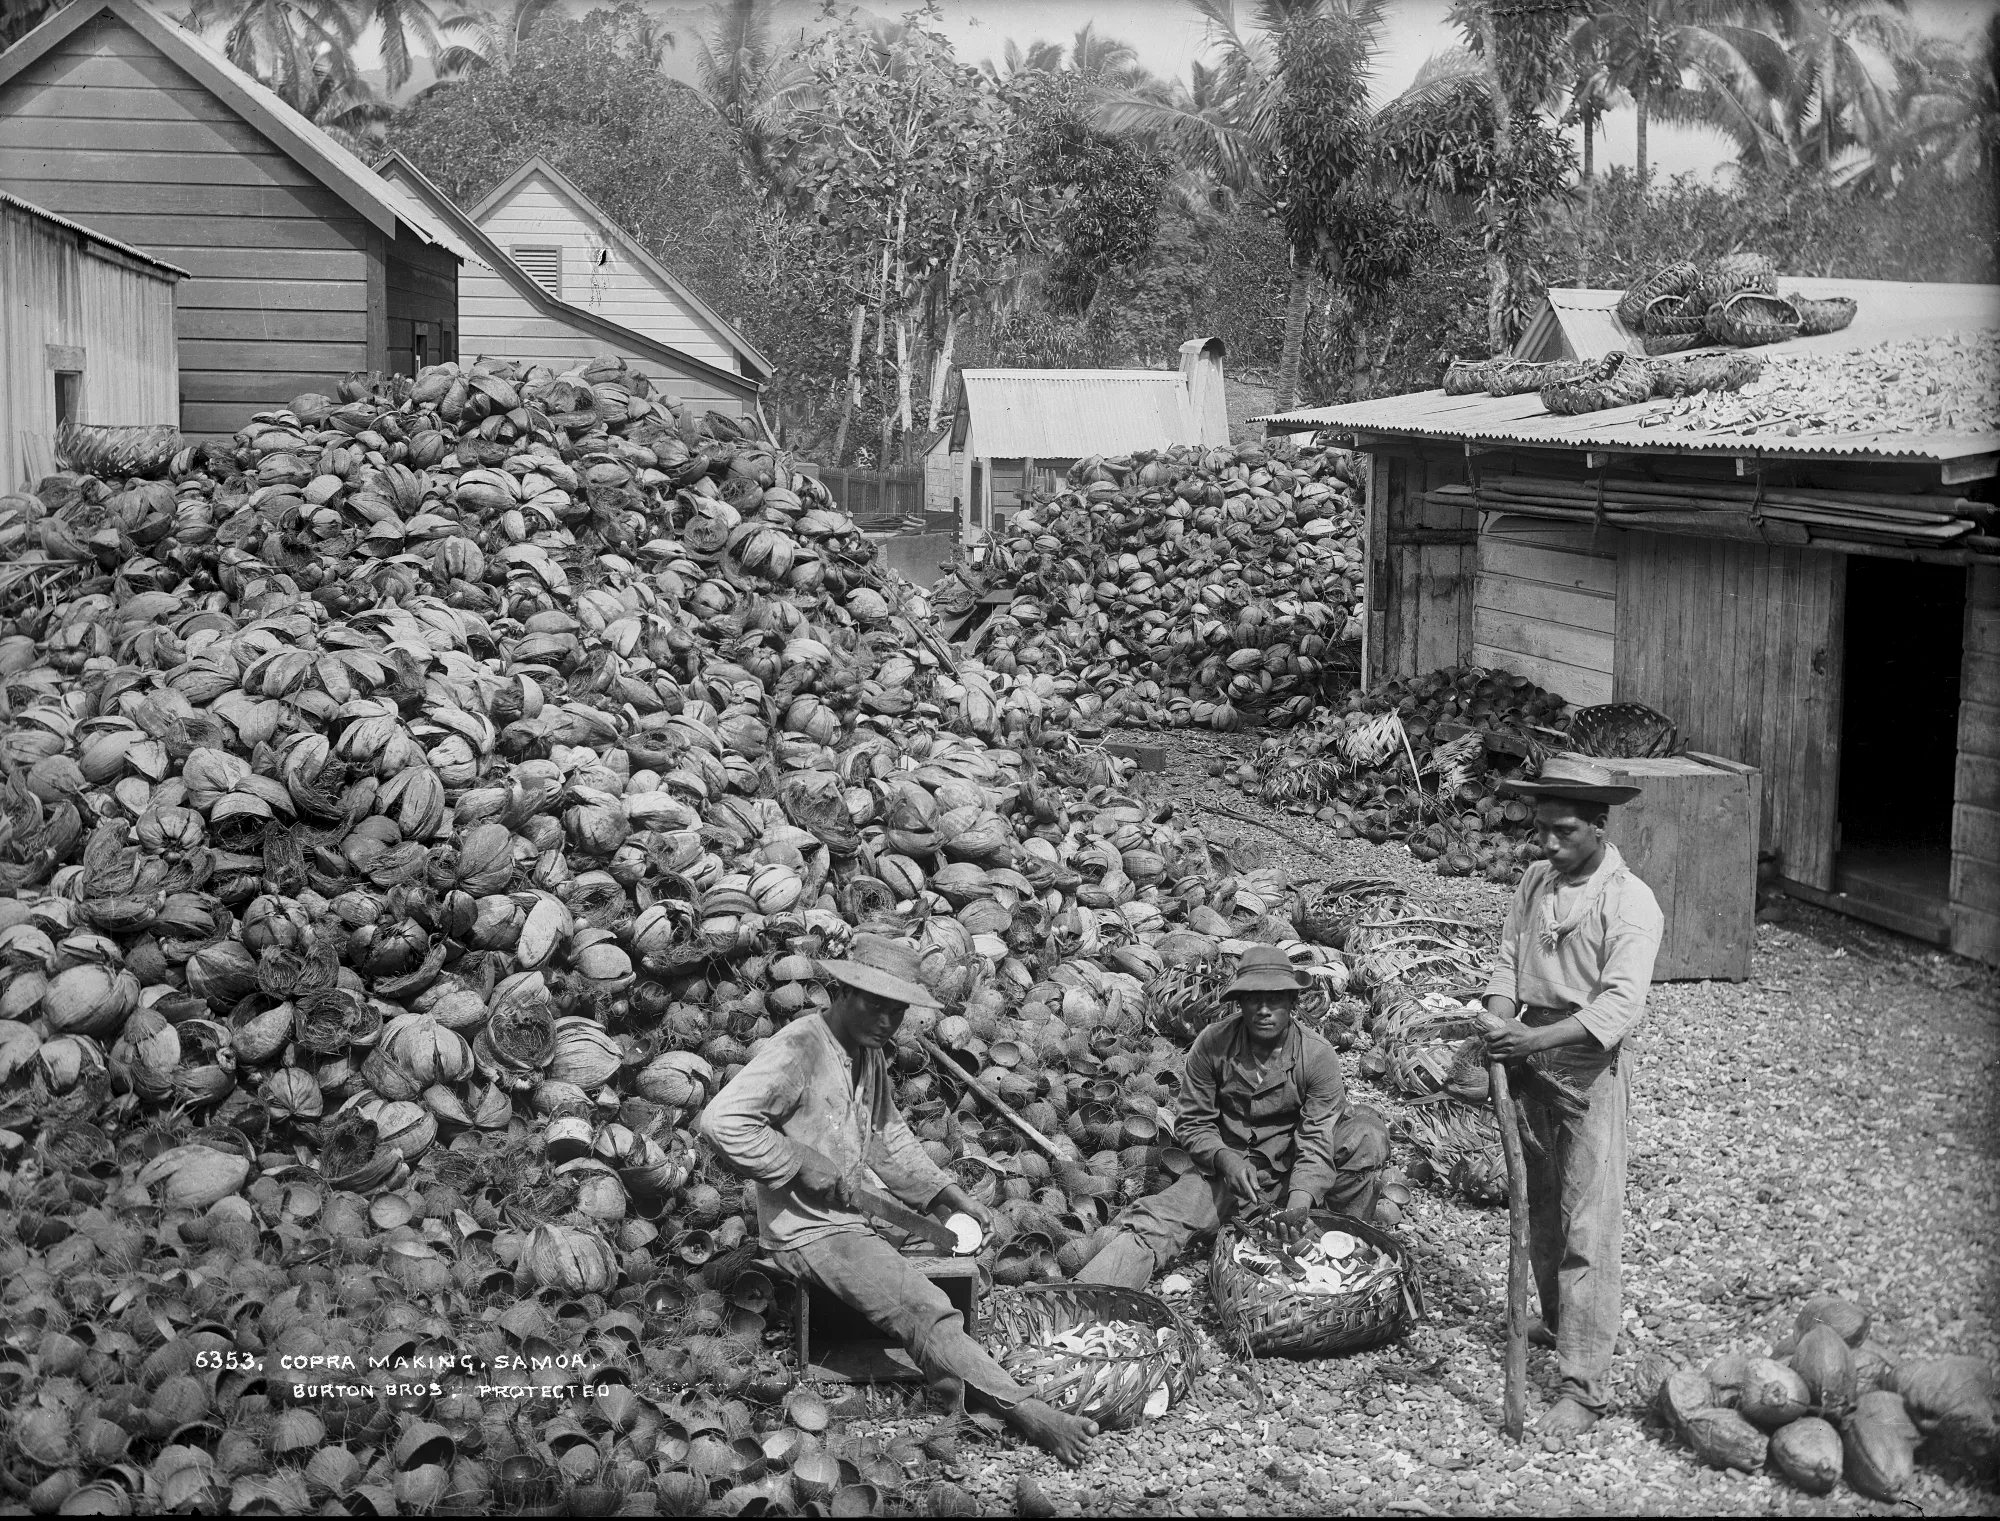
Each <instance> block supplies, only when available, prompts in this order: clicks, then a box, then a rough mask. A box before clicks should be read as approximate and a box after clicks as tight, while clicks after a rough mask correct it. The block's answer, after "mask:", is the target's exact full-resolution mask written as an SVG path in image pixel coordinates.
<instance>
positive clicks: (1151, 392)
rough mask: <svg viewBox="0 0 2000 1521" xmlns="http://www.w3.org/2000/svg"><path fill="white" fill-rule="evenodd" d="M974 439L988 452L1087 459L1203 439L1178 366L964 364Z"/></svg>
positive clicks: (977, 446) (990, 455)
mask: <svg viewBox="0 0 2000 1521" xmlns="http://www.w3.org/2000/svg"><path fill="white" fill-rule="evenodd" d="M963 375H964V379H965V411H966V414H967V415H968V417H969V419H970V421H969V424H968V426H969V428H970V431H971V442H970V444H969V445H968V447H969V448H970V449H971V450H972V451H973V452H974V453H976V454H978V455H980V456H981V457H983V458H986V459H1024V458H1034V459H1082V458H1084V457H1085V456H1086V455H1092V454H1123V453H1125V452H1126V451H1128V450H1131V449H1163V448H1165V447H1167V446H1168V445H1169V444H1198V443H1200V442H1201V425H1200V420H1199V419H1198V418H1197V417H1196V416H1195V415H1194V409H1193V407H1192V406H1191V405H1190V404H1189V401H1188V390H1187V383H1186V381H1184V380H1183V379H1182V377H1181V375H1180V373H1179V372H1178V371H1175V370H966V371H964V372H963Z"/></svg>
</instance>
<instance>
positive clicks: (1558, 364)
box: [1486, 359, 1597, 396]
mask: <svg viewBox="0 0 2000 1521" xmlns="http://www.w3.org/2000/svg"><path fill="white" fill-rule="evenodd" d="M1596 368H1597V361H1595V360H1591V359H1551V360H1548V361H1546V362H1545V363H1533V362H1530V361H1529V360H1526V359H1496V360H1494V361H1493V363H1492V365H1491V366H1490V367H1489V368H1488V370H1487V375H1486V394H1487V395H1489V396H1520V395H1523V394H1525V393H1527V392H1529V391H1539V390H1540V389H1541V388H1542V387H1543V386H1546V385H1555V384H1557V383H1559V382H1562V381H1568V380H1580V379H1582V378H1583V377H1584V376H1587V375H1589V374H1591V373H1592V372H1593V371H1594V370H1595V369H1596Z"/></svg>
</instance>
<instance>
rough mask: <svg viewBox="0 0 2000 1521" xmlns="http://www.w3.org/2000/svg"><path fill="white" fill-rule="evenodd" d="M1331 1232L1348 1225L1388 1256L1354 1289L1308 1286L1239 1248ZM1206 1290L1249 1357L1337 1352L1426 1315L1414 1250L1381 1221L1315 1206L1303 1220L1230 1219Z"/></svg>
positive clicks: (1397, 1332)
mask: <svg viewBox="0 0 2000 1521" xmlns="http://www.w3.org/2000/svg"><path fill="white" fill-rule="evenodd" d="M1330 1231H1344V1232H1345V1233H1346V1234H1347V1235H1349V1236H1352V1237H1355V1238H1357V1239H1358V1240H1360V1241H1361V1242H1363V1243H1364V1244H1365V1245H1367V1246H1369V1247H1372V1248H1373V1249H1374V1250H1375V1252H1376V1253H1379V1254H1380V1257H1381V1259H1382V1265H1381V1266H1380V1268H1379V1269H1378V1270H1375V1271H1371V1272H1368V1273H1366V1274H1365V1275H1364V1276H1362V1277H1361V1278H1359V1280H1358V1281H1357V1283H1356V1286H1355V1288H1354V1289H1352V1290H1350V1291H1348V1292H1344V1293H1309V1292H1305V1291H1303V1290H1302V1289H1300V1288H1299V1287H1298V1281H1297V1280H1295V1279H1294V1278H1293V1277H1292V1276H1291V1275H1290V1273H1289V1272H1287V1271H1286V1270H1284V1269H1283V1268H1280V1269H1279V1270H1277V1271H1268V1272H1261V1273H1260V1272H1257V1271H1254V1270H1253V1267H1252V1266H1251V1265H1248V1264H1246V1263H1245V1262H1244V1261H1242V1260H1241V1254H1239V1252H1238V1251H1237V1248H1238V1247H1239V1246H1248V1247H1250V1248H1252V1249H1253V1250H1256V1251H1261V1252H1263V1253H1266V1254H1270V1255H1278V1256H1283V1255H1285V1254H1287V1253H1289V1252H1292V1251H1295V1250H1296V1248H1297V1246H1298V1245H1299V1244H1301V1243H1303V1242H1305V1241H1310V1240H1317V1239H1319V1237H1320V1236H1321V1235H1323V1234H1324V1233H1326V1232H1330ZM1208 1293H1209V1298H1210V1299H1212V1300H1213V1301H1214V1302H1215V1313H1216V1317H1217V1319H1218V1320H1220V1321H1221V1323H1222V1330H1223V1333H1224V1335H1225V1337H1227V1338H1228V1340H1229V1341H1230V1342H1231V1343H1233V1345H1234V1347H1235V1350H1236V1351H1237V1353H1238V1354H1239V1355H1240V1356H1246V1357H1337V1356H1339V1355H1340V1354H1341V1353H1343V1352H1357V1351H1360V1350H1361V1349H1362V1348H1364V1347H1374V1346H1379V1345H1381V1344H1382V1343H1383V1342H1386V1341H1393V1340H1395V1339H1396V1338H1397V1337H1399V1336H1401V1335H1403V1334H1404V1333H1405V1332H1407V1331H1408V1330H1409V1329H1410V1328H1411V1327H1412V1326H1414V1325H1415V1324H1416V1323H1417V1321H1418V1320H1420V1319H1422V1318H1423V1313H1424V1301H1423V1291H1422V1290H1421V1289H1420V1288H1419V1287H1418V1284H1417V1274H1416V1269H1415V1266H1414V1265H1413V1264H1412V1263H1411V1261H1410V1254H1409V1249H1408V1248H1407V1247H1405V1246H1404V1245H1403V1243H1402V1242H1400V1241H1398V1240H1397V1239H1396V1238H1395V1237H1394V1236H1393V1235H1391V1234H1390V1233H1389V1232H1388V1231H1385V1230H1383V1229H1382V1228H1381V1227H1380V1226H1376V1225H1370V1224H1368V1223H1367V1222H1365V1221H1362V1220H1357V1219H1355V1218H1354V1217H1353V1216H1352V1215H1339V1214H1335V1213H1333V1212H1332V1211H1331V1210H1313V1211H1311V1212H1310V1213H1309V1214H1308V1215H1307V1217H1306V1220H1305V1223H1304V1224H1303V1226H1299V1225H1293V1224H1287V1223H1285V1222H1284V1221H1282V1220H1271V1221H1266V1222H1262V1223H1251V1224H1245V1225H1234V1224H1232V1225H1225V1226H1224V1227H1223V1228H1222V1229H1221V1230H1220V1231H1218V1232H1216V1237H1215V1250H1214V1252H1213V1253H1212V1254H1211V1256H1210V1258H1209V1265H1208Z"/></svg>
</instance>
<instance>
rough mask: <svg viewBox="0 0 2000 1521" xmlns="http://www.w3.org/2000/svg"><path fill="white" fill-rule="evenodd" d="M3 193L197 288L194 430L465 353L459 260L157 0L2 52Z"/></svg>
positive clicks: (73, 13) (185, 356) (57, 19)
mask: <svg viewBox="0 0 2000 1521" xmlns="http://www.w3.org/2000/svg"><path fill="white" fill-rule="evenodd" d="M0 189H4V190H8V191H11V192H12V193H14V194H16V195H19V196H21V197H22V198H23V199H25V200H28V201H31V202H33V203H34V204H36V205H39V206H43V207H46V208H47V209H49V210H51V211H53V212H56V213H57V214H59V215H62V216H67V217H73V218H76V219H77V220H79V221H81V222H83V223H84V224H86V225H88V226H90V227H93V228H96V229H97V230H99V231H101V232H104V233H105V234H107V235H109V236H111V237H115V238H118V239H120V240H122V241H123V242H126V243H129V244H131V245H133V246H135V247H137V248H140V249H143V250H145V251H146V252H147V253H149V254H151V255H153V256H155V257H157V258H161V259H165V260H167V261H169V262H170V263H172V264H175V265H177V266H179V267H181V268H183V269H185V270H187V271H188V273H189V274H190V275H191V276H192V278H191V279H190V280H189V281H188V282H187V284H186V286H185V287H184V288H183V290H182V291H181V294H180V302H179V315H178V318H177V331H178V338H179V346H180V367H181V368H180V419H179V420H180V425H181V428H182V430H183V431H184V432H187V433H189V434H190V435H196V436H200V435H212V434H219V433H229V432H233V431H234V430H235V429H237V428H239V427H241V426H242V425H243V423H244V422H246V421H247V420H248V418H249V416H250V414H251V413H252V412H255V411H259V410H262V409H264V408H267V407H271V406H278V405H283V404H284V403H285V402H286V401H287V400H289V399H290V398H291V397H293V396H295V395H297V394H299V393H301V392H304V391H320V392H332V391H333V389H334V387H335V386H336V385H337V384H338V382H339V381H340V379H341V378H342V377H343V376H345V375H346V374H348V373H349V372H350V371H354V370H394V371H400V372H402V373H405V374H407V373H411V372H413V371H414V370H416V369H418V368H420V367H421V366H422V365H424V364H426V363H431V362H435V361H437V360H439V359H445V358H451V357H454V355H455V353H456V347H455V345H456V338H457V329H458V266H459V261H460V259H461V258H462V256H463V249H462V248H460V247H458V246H457V245H456V244H455V242H454V241H453V240H452V239H451V238H450V237H449V236H447V235H446V234H445V233H443V232H442V231H441V230H440V229H438V228H437V227H436V226H435V225H434V223H433V222H432V220H431V219H430V217H429V216H428V215H426V214H425V213H424V212H422V211H421V210H419V209H418V208H417V207H416V206H415V205H414V203H412V202H411V201H410V200H409V199H408V198H407V197H405V196H403V195H402V194H401V193H400V192H398V191H396V190H395V189H393V188H392V187H391V186H389V185H388V184H387V183H386V182H385V181H383V180H382V179H381V178H380V177H379V176H378V175H376V174H375V173H374V172H373V171H372V170H371V169H369V168H368V166H367V165H366V164H364V163H362V162H361V161H360V160H359V159H358V158H356V157H355V156H354V155H353V154H351V153H349V152H348V151H347V150H346V149H344V148H342V147H341V146H340V145H339V144H338V143H336V142H334V140H333V139H332V138H331V137H329V136H328V135H327V134H326V133H325V132H323V131H321V130H320V129H319V128H318V127H315V126H314V125H313V124H312V123H311V122H310V121H308V120H307V119H306V118H305V117H303V116H301V115H300V114H299V113H298V112H297V111H294V110H293V109H292V108H291V107H290V106H288V105H286V104H285V103H284V101H282V100H281V99H279V97H278V96H277V95H275V94H274V93H273V92H271V91H270V90H268V89H266V88H265V87H264V86H263V85H262V84H260V83H258V82H257V81H256V80H254V79H252V78H251V77H250V76H249V75H247V74H245V73H243V72H242V71H241V70H239V69H237V68H235V67H234V66H233V65H231V64H230V63H228V62H227V61H226V60H225V59H223V58H222V57H221V56H220V55H219V54H218V53H216V52H215V51H214V50H213V49H211V48H209V47H208V46H207V45H206V44H204V43H203V42H202V41H201V39H200V38H198V37H197V36H195V35H194V34H193V33H192V32H189V31H187V30H185V29H183V28H182V27H180V26H179V25H177V24H176V23H175V22H174V21H172V20H171V19H169V18H168V17H167V16H166V15H165V14H164V13H163V12H162V11H160V10H159V9H157V8H156V7H155V6H154V5H152V4H150V3H149V0H75V3H74V4H72V5H70V6H69V7H68V8H67V9H64V10H60V11H57V12H56V13H55V14H54V15H52V16H51V17H50V18H49V19H48V20H47V21H44V22H43V23H42V24H41V25H40V26H38V27H36V28H35V29H34V30H33V31H31V32H30V33H28V35H27V36H26V37H24V38H22V39H21V41H19V42H17V43H16V44H15V45H14V46H13V47H11V48H9V49H8V50H7V51H6V52H5V53H0Z"/></svg>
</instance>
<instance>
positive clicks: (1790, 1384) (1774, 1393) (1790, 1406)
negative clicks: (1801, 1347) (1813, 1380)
mask: <svg viewBox="0 0 2000 1521" xmlns="http://www.w3.org/2000/svg"><path fill="white" fill-rule="evenodd" d="M1811 1404H1812V1395H1811V1393H1810V1392H1809V1391H1808V1390H1807V1388H1806V1381H1805V1380H1804V1379H1802V1378H1800V1377H1799V1375H1798V1374H1797V1373H1795V1372H1794V1371H1793V1370H1792V1369H1790V1368H1787V1367H1786V1366H1785V1365H1784V1364H1783V1363H1781V1362H1775V1361H1773V1360H1772V1359H1771V1358H1768V1357H1760V1358H1758V1359H1757V1360H1756V1361H1755V1362H1753V1363H1752V1364H1751V1365H1750V1370H1749V1372H1748V1374H1747V1375H1746V1376H1745V1377H1744V1380H1743V1390H1742V1393H1741V1394H1740V1395H1739V1396H1738V1397H1737V1401H1736V1408H1737V1409H1738V1410H1740V1411H1742V1412H1743V1415H1744V1418H1745V1419H1746V1420H1750V1421H1754V1422H1756V1424H1758V1425H1759V1426H1762V1427H1763V1428H1764V1429H1765V1430H1766V1431H1775V1430H1777V1429H1778V1428H1779V1427H1780V1426H1786V1425H1789V1424H1790V1423H1791V1422H1793V1421H1796V1420H1797V1419H1798V1418H1799V1417H1800V1416H1802V1415H1804V1414H1805V1413H1806V1410H1807V1408H1808V1407H1809V1406H1810V1405H1811Z"/></svg>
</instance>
